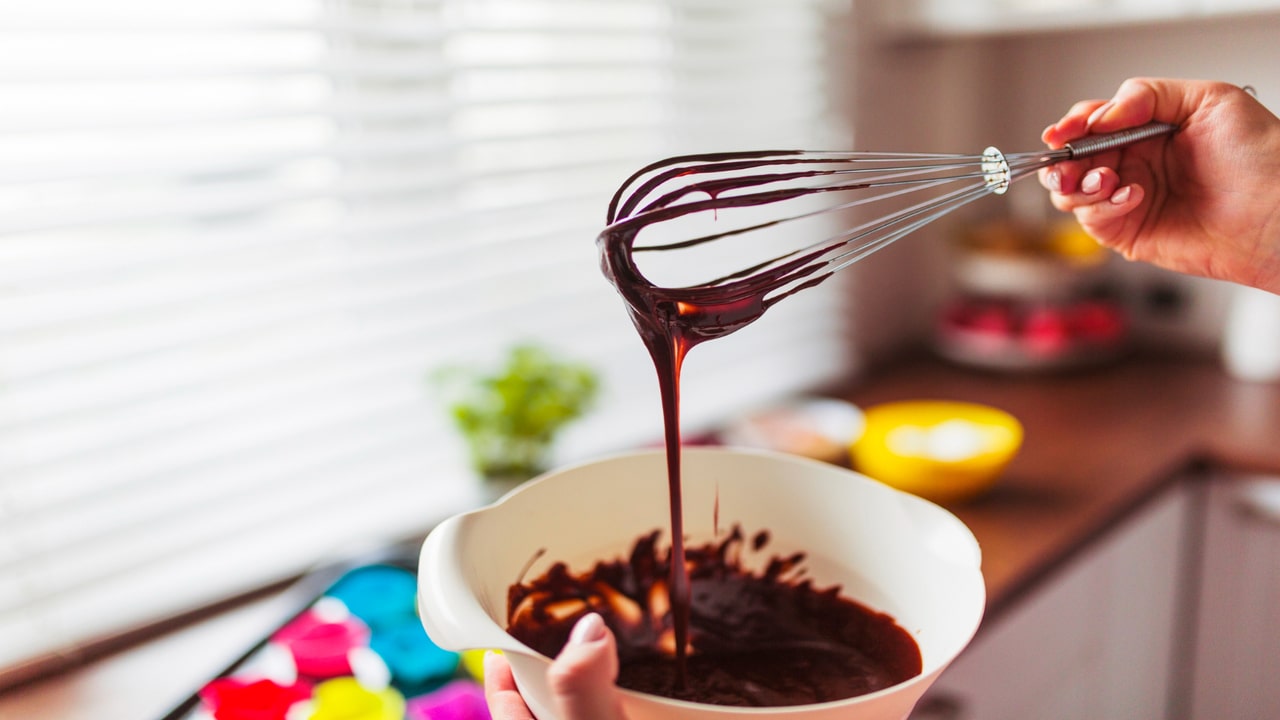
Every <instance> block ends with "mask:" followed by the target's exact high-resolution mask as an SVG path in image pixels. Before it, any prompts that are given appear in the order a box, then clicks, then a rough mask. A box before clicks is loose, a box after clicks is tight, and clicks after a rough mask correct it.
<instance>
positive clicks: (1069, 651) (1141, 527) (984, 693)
mask: <svg viewBox="0 0 1280 720" xmlns="http://www.w3.org/2000/svg"><path fill="white" fill-rule="evenodd" d="M1193 492H1194V488H1193V487H1192V486H1190V485H1189V484H1188V483H1179V484H1177V485H1175V486H1173V487H1172V488H1171V489H1169V490H1167V491H1166V492H1165V493H1164V494H1163V495H1162V496H1161V497H1159V498H1158V499H1155V500H1153V501H1152V502H1150V503H1148V504H1147V505H1146V506H1145V507H1144V509H1142V510H1141V511H1139V512H1138V514H1137V515H1135V516H1134V517H1133V518H1131V519H1129V520H1127V521H1126V522H1125V523H1123V524H1122V525H1121V526H1120V527H1117V528H1115V529H1113V530H1112V531H1111V532H1109V533H1107V534H1106V535H1104V536H1103V537H1100V538H1097V539H1096V541H1095V542H1094V543H1093V544H1092V546H1091V547H1090V548H1088V549H1086V550H1085V551H1083V552H1082V553H1080V554H1079V555H1078V556H1077V557H1076V558H1074V559H1073V560H1072V561H1071V562H1070V563H1069V564H1068V566H1067V567H1065V568H1063V569H1061V570H1059V571H1057V573H1056V574H1055V575H1054V576H1053V578H1052V579H1051V580H1049V581H1046V582H1044V583H1042V584H1041V586H1040V587H1039V588H1038V589H1036V590H1035V591H1034V592H1033V594H1032V595H1030V596H1028V597H1026V598H1025V599H1023V600H1022V601H1020V602H1019V603H1018V605H1017V606H1016V607H1014V608H1013V609H1011V610H1009V611H1007V612H1006V613H1005V614H1003V615H1001V616H1000V617H999V618H998V619H997V620H996V621H995V622H994V623H992V624H991V625H988V626H985V627H984V628H983V629H982V630H981V631H979V634H978V636H977V637H976V638H975V640H974V642H973V644H972V645H970V647H969V648H968V649H966V650H965V652H964V653H962V654H961V656H960V657H959V658H957V659H956V661H955V662H954V663H953V664H952V666H951V667H950V668H948V669H947V671H946V672H945V673H943V675H942V676H941V677H940V678H939V680H938V682H937V684H936V685H935V686H934V688H932V689H931V690H930V692H929V693H928V694H927V695H926V696H925V699H924V700H922V701H921V703H920V705H919V706H918V707H917V709H916V712H915V713H913V715H912V720H942V719H943V718H946V720H1026V718H1036V720H1079V718H1107V719H1108V720H1125V719H1127V718H1132V719H1134V720H1153V719H1154V718H1162V717H1166V716H1167V714H1168V708H1167V706H1168V704H1169V702H1170V697H1171V690H1172V680H1173V678H1174V677H1175V672H1174V658H1175V657H1176V656H1178V654H1179V651H1180V650H1181V648H1179V647H1178V646H1177V644H1178V642H1179V640H1178V637H1179V632H1178V630H1179V625H1180V624H1181V623H1182V622H1183V620H1182V618H1183V617H1184V615H1183V613H1184V610H1185V603H1184V602H1183V597H1184V596H1183V595H1182V594H1181V593H1180V588H1181V587H1183V586H1184V582H1183V580H1184V577H1185V576H1186V574H1187V572H1186V571H1187V568H1186V566H1185V563H1184V560H1183V558H1184V557H1185V553H1184V552H1183V549H1184V547H1185V545H1186V541H1187V539H1188V534H1187V533H1188V529H1189V528H1190V527H1192V524H1191V523H1190V522H1189V518H1191V517H1193V515H1192V512H1191V510H1192V507H1193V506H1192V503H1191V502H1190V497H1191V495H1192V493H1193ZM1219 717H1222V716H1219Z"/></svg>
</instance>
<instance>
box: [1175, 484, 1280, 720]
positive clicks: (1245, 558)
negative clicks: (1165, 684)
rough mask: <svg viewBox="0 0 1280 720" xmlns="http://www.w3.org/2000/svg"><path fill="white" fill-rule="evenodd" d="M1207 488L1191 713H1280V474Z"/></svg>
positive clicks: (1210, 716) (1241, 718) (1245, 718)
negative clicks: (1279, 475) (1279, 679)
mask: <svg viewBox="0 0 1280 720" xmlns="http://www.w3.org/2000/svg"><path fill="white" fill-rule="evenodd" d="M1207 495H1208V496H1207V501H1206V502H1205V522H1204V536H1203V541H1202V545H1203V548H1204V554H1203V557H1204V564H1203V566H1202V569H1201V571H1200V583H1199V602H1198V605H1199V608H1198V612H1197V617H1198V623H1197V628H1196V642H1195V653H1194V661H1193V663H1192V667H1193V674H1192V677H1193V681H1192V689H1191V703H1190V704H1191V712H1190V718H1191V719H1192V720H1218V719H1219V718H1236V719H1238V720H1250V719H1252V718H1257V719H1259V720H1261V719H1262V718H1267V719H1271V718H1280V682H1278V681H1277V678H1280V478H1278V477H1270V478H1266V477H1243V476H1240V477H1224V478H1220V479H1218V480H1216V481H1215V482H1213V483H1212V484H1211V485H1210V487H1209V489H1208V494H1207Z"/></svg>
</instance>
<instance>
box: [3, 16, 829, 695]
mask: <svg viewBox="0 0 1280 720" xmlns="http://www.w3.org/2000/svg"><path fill="white" fill-rule="evenodd" d="M823 27H824V19H823V17H822V13H821V6H820V4H819V3H818V2H817V1H816V0H813V1H811V2H796V1H784V0H617V1H616V2H598V1H593V0H273V1H272V2H258V1H257V0H220V2H217V3H173V2H169V1H168V0H117V1H116V2H111V3H100V2H96V1H95V0H42V1H41V2H6V1H5V0H0V669H3V668H8V670H9V673H10V674H11V675H13V674H14V673H15V672H16V671H17V670H19V669H20V668H21V667H22V666H23V664H24V663H32V662H34V661H39V660H42V659H47V658H48V657H49V656H51V655H56V654H67V653H74V651H75V648H77V647H80V646H82V645H83V644H85V643H89V642H93V641H95V640H97V639H100V638H103V637H106V636H109V635H111V634H113V633H118V632H120V631H123V630H127V629H131V628H135V627H138V626H141V625H145V624H147V623H149V622H153V621H155V620H156V619H158V618H161V617H163V616H165V615H170V614H173V613H178V612H182V611H184V610H188V609H191V608H194V607H197V606H199V605H201V604H204V603H208V602H210V601H212V600H215V599H217V598H220V597H226V596H228V595H231V594H234V593H237V592H242V591H245V590H248V589H251V588H253V587H256V586H260V585H262V584H263V583H265V582H268V581H271V580H274V579H278V578H281V577H285V576H287V575H289V574H291V573H295V572H298V571H299V570H301V569H303V568H305V567H306V566H307V565H308V564H310V563H312V562H314V561H316V560H317V559H320V558H323V557H325V556H326V555H328V554H332V553H334V552H341V551H343V550H344V549H346V548H348V547H350V546H351V545H352V544H354V543H362V542H369V541H371V540H377V539H380V538H387V537H399V536H404V535H408V534H412V533H419V532H423V531H425V530H426V529H428V528H429V526H430V524H431V523H432V522H433V521H436V520H438V519H439V518H440V517H442V516H443V515H445V514H449V513H452V512H455V511H457V510H459V509H462V508H465V507H466V506H468V505H469V504H471V503H473V502H474V501H475V497H476V496H475V494H474V490H473V480H472V478H471V476H470V473H469V471H468V469H467V468H466V466H465V463H464V459H463V454H462V452H461V448H460V447H459V441H458V439H457V437H456V435H455V434H454V433H453V431H452V430H451V428H450V427H449V426H448V425H447V422H446V418H445V414H444V412H443V409H442V408H441V407H440V404H439V400H438V398H436V397H434V396H433V394H432V392H431V389H430V387H429V385H428V384H427V382H426V377H427V376H428V374H429V373H430V372H431V370H432V369H433V368H436V367H439V366H441V365H444V364H455V363H460V362H470V363H481V362H486V363H488V362H494V361H495V360H496V359H497V357H498V355H499V354H500V353H501V352H503V351H504V350H505V348H507V347H508V346H509V345H511V344H512V343H513V342H515V341H518V340H535V341H538V342H541V343H543V344H545V345H547V346H549V347H551V348H553V349H554V350H556V351H557V352H560V353H562V354H565V355H568V356H571V357H575V358H577V359H581V360H585V361H588V362H590V363H592V364H593V365H594V366H595V367H597V368H598V369H599V370H600V371H601V373H602V375H603V380H604V388H605V398H604V400H603V402H602V403H601V406H600V407H599V409H598V410H597V411H596V412H595V413H594V414H593V415H592V416H591V417H590V418H589V419H587V420H586V421H584V422H582V423H580V424H579V425H578V426H576V427H575V428H574V429H573V430H572V432H571V433H570V436H569V437H568V438H566V442H565V443H564V444H563V446H562V448H561V451H562V457H563V458H564V459H568V458H571V457H579V456H583V455H588V454H592V453H598V452H603V451H610V450H614V449H618V448H622V447H627V446H632V445H635V444H638V443H648V442H651V441H653V440H655V439H656V438H657V437H658V432H659V428H660V427H661V419H660V417H659V415H658V413H659V410H658V404H657V398H656V389H655V387H656V385H655V382H654V380H653V370H652V367H651V366H650V365H649V362H648V358H647V356H646V355H645V353H644V350H643V348H642V346H641V345H640V342H639V340H638V339H637V338H636V336H635V333H634V330H633V329H632V328H631V326H630V324H629V322H628V321H627V319H626V316H625V313H624V311H623V308H622V304H621V301H620V300H619V299H618V298H617V296H616V294H615V293H614V292H613V290H612V288H610V287H608V285H607V284H606V283H605V282H604V280H603V279H602V277H601V275H600V272H599V268H598V261H597V258H596V251H595V246H594V238H595V235H596V233H597V232H598V231H599V229H600V226H601V224H602V222H603V218H604V211H605V206H606V203H607V201H608V198H609V196H610V195H611V194H612V191H613V189H614V188H615V187H616V186H617V185H618V184H619V183H620V182H621V180H622V179H624V178H625V177H626V176H627V175H628V174H630V172H631V171H633V170H634V169H635V168H637V167H639V166H640V165H642V164H645V163H647V162H649V161H651V160H653V159H656V158H658V157H662V156H665V155H670V154H675V153H677V152H691V151H699V152H701V151H709V150H720V149H751V148H757V147H761V146H772V147H777V146H797V147H798V146H819V145H821V146H830V145H832V144H833V143H838V142H839V136H838V135H835V134H833V133H832V127H833V126H832V125H831V124H830V123H829V121H828V120H827V118H826V116H825V96H826V86H825V83H826V80H825V79H824V77H823V75H822V68H823V64H824V62H825V58H824V56H823V51H822V44H821V36H822V32H823ZM834 290H835V288H834V287H832V288H822V289H820V290H819V291H815V292H810V293H806V294H802V295H801V296H799V297H796V298H794V299H792V300H789V301H788V303H784V304H783V305H782V306H779V308H777V309H776V310H774V311H772V312H771V314H770V316H769V317H766V318H765V319H764V320H762V321H761V322H760V323H758V324H757V325H756V326H753V327H751V328H748V329H747V330H745V331H743V332H742V333H740V334H738V335H735V336H734V337H733V338H732V339H729V340H726V341H725V342H721V343H712V344H710V345H708V346H706V347H705V348H703V347H700V348H699V349H698V350H695V351H694V354H693V355H692V356H691V358H690V361H689V363H688V364H687V366H686V380H685V386H686V393H687V396H688V397H687V404H686V408H685V413H686V414H685V418H686V425H687V426H688V427H689V428H690V429H691V430H694V431H696V430H697V429H699V428H705V427H707V426H709V425H710V424H711V423H714V422H718V421H722V420H723V419H725V418H726V417H728V416H729V414H730V413H731V412H733V411H735V410H738V409H741V408H744V407H748V406H751V405H755V404H759V403H762V402H764V401H766V400H768V399H771V398H776V397H778V396H781V395H783V394H785V393H789V392H794V391H797V390H800V389H804V388H807V387H811V386H813V385H815V384H817V383H821V382H825V381H827V380H830V379H832V378H834V377H836V376H838V375H839V374H840V373H842V372H844V371H846V370H847V367H846V364H847V363H846V359H845V357H844V355H843V348H842V343H841V337H840V335H841V333H840V320H839V312H838V307H837V305H838V295H837V294H836V293H835V292H834ZM3 674H4V672H3V670H0V676H2V675H3Z"/></svg>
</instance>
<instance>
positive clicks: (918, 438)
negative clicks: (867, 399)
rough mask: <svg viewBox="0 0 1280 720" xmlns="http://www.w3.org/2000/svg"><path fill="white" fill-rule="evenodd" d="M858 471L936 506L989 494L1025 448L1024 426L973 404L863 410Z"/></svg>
mask: <svg viewBox="0 0 1280 720" xmlns="http://www.w3.org/2000/svg"><path fill="white" fill-rule="evenodd" d="M865 416H866V428H865V429H864V431H863V433H862V436H861V437H860V438H859V439H858V440H857V441H856V442H855V443H854V444H853V447H852V448H851V455H852V458H853V464H854V467H855V468H857V469H858V470H859V471H861V472H862V473H864V474H866V475H868V476H870V477H872V478H875V479H876V480H879V481H880V482H883V483H885V484H886V485H889V486H891V487H894V488H897V489H899V490H904V491H906V492H909V493H913V494H915V495H919V496H920V497H923V498H926V499H928V500H931V501H933V502H937V503H956V502H963V501H965V500H968V499H971V498H973V497H975V496H977V495H979V494H981V493H983V492H986V491H987V490H989V489H990V488H991V486H992V485H994V484H995V482H996V480H998V479H999V477H1000V474H1001V473H1002V472H1003V471H1004V468H1005V466H1006V465H1008V464H1009V461H1010V460H1012V459H1013V457H1014V455H1016V454H1017V453H1018V449H1019V448H1020V447H1021V446H1022V424H1021V423H1019V422H1018V420H1017V418H1015V417H1013V416H1012V415H1010V414H1009V413H1007V412H1004V411H1003V410H998V409H996V408H993V407H989V406H986V405H978V404H974V403H962V402H949V401H937V400H913V401H905V402H895V403H887V404H884V405H877V406H875V407H872V408H868V409H866V411H865Z"/></svg>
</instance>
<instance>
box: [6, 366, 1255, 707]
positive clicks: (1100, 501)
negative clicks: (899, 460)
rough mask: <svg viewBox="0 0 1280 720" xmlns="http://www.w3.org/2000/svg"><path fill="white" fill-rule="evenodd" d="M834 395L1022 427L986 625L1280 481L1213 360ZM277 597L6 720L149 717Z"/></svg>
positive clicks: (883, 380)
mask: <svg viewBox="0 0 1280 720" xmlns="http://www.w3.org/2000/svg"><path fill="white" fill-rule="evenodd" d="M840 394H841V395H844V396H845V397H847V398H849V399H850V400H852V401H853V402H855V403H857V404H858V405H860V406H862V407H868V406H871V405H874V404H876V403H880V402H889V401H894V400H905V399H917V398H930V399H949V400H963V401H971V402H980V403H985V404H988V405H994V406H997V407H1000V408H1002V409H1004V410H1007V411H1008V412H1011V413H1013V414H1014V415H1016V416H1017V417H1018V418H1019V419H1020V420H1021V421H1022V423H1023V425H1024V427H1025V430H1026V437H1025V441H1024V445H1023V448H1022V450H1021V452H1020V453H1019V455H1018V456H1017V457H1016V458H1015V459H1014V460H1013V462H1012V463H1011V464H1010V465H1009V467H1008V468H1007V470H1006V471H1005V474H1004V476H1003V478H1002V479H1001V481H1000V483H999V484H998V485H997V486H996V488H995V489H993V490H992V491H991V492H989V493H988V494H986V495H984V496H982V497H980V498H977V499H975V500H973V501H971V502H969V503H967V504H964V505H959V506H953V507H951V508H950V509H951V510H952V511H953V512H955V514H956V515H958V516H959V517H960V518H961V519H962V520H963V521H964V522H965V523H967V524H968V525H969V527H970V528H971V529H972V530H973V532H974V534H975V535H976V536H977V538H978V541H979V542H980V543H981V545H982V550H983V572H984V574H985V577H986V581H987V591H988V612H987V618H988V620H989V619H990V618H991V617H993V616H995V615H996V614H998V613H999V612H1000V611H1002V610H1003V609H1004V608H1006V607H1008V606H1009V605H1010V604H1011V603H1013V602H1014V601H1015V600H1016V598H1017V597H1018V596H1019V595H1020V594H1022V593H1023V592H1025V591H1027V590H1029V589H1032V588H1034V587H1036V585H1037V583H1039V582H1040V581H1041V580H1044V579H1045V578H1047V577H1048V576H1050V575H1051V574H1052V573H1053V571H1054V570H1055V569H1057V568H1058V567H1059V566H1060V565H1061V564H1062V563H1063V562H1065V561H1067V560H1068V559H1070V558H1071V557H1073V555H1074V554H1075V553H1076V552H1078V551H1079V550H1081V549H1083V548H1084V547H1086V546H1087V545H1088V544H1089V542H1090V541H1092V540H1094V539H1096V538H1098V537H1099V536H1101V535H1102V534H1103V533H1104V532H1105V531H1106V530H1107V529H1108V528H1109V527H1112V526H1114V525H1116V524H1117V523H1119V522H1120V521H1122V520H1123V519H1124V518H1125V517H1127V516H1128V514H1129V513H1130V512H1132V511H1133V510H1135V509H1136V508H1137V507H1139V506H1140V505H1141V504H1142V503H1143V502H1144V501H1146V500H1148V499H1150V498H1153V497H1154V496H1155V495H1157V494H1158V493H1159V492H1160V491H1161V490H1162V489H1163V488H1165V487H1168V486H1169V485H1170V484H1171V483H1174V482H1177V481H1178V480H1179V478H1181V477H1185V475H1186V471H1188V470H1193V469H1197V468H1199V469H1204V468H1206V467H1211V466H1213V465H1220V466H1224V467H1227V468H1233V469H1242V470H1254V471H1270V472H1280V385H1257V384H1248V383H1243V382H1238V381H1234V380H1231V379H1230V378H1228V377H1227V376H1226V375H1225V374H1224V373H1223V372H1222V371H1221V369H1220V368H1219V367H1218V365H1217V363H1216V362H1214V361H1213V360H1175V359H1167V358H1147V357H1137V358H1133V359H1130V360H1127V361H1125V362H1122V363H1119V364H1117V365H1114V366H1110V367H1105V368H1099V369H1094V370H1088V371H1080V372H1071V373H1056V374H1044V375H1009V374H998V373H991V372H980V371H974V370H966V369H961V368H958V367H956V366H954V365H950V364H946V363H944V362H942V361H938V360H934V359H929V358H920V359H913V360H909V361H903V362H900V363H896V364H895V365H894V366H892V367H890V368H887V369H884V370H882V371H880V372H875V373H871V374H869V375H868V376H867V377H866V378H864V379H862V380H860V381H859V382H858V383H857V384H856V385H854V386H853V387H851V388H847V389H846V390H845V391H843V392H841V393H840ZM281 600H282V597H280V596H270V597H267V598H265V599H262V600H258V601H257V602H255V603H252V604H250V605H248V606H246V607H243V608H240V609H237V610H235V611H232V612H226V613H222V614H220V615H217V616H215V617H213V618H210V619H208V620H205V621H202V622H200V623H196V624H194V625H190V626H187V627H184V628H181V629H178V630H176V631H174V632H172V633H169V634H167V635H164V636H162V637H159V638H156V639H154V640H152V641H149V642H147V643H143V644H141V645H138V646H136V647H134V648H131V649H129V650H127V651H124V652H121V653H118V654H116V655H113V656H110V657H107V658H103V659H100V660H98V661H95V662H93V663H90V664H88V665H85V666H83V667H81V668H78V669H76V670H73V671H70V672H67V673H64V674H62V675H58V676H55V677H52V678H47V679H45V680H42V681H40V682H36V683H32V684H31V685H29V686H27V687H19V688H17V689H15V690H13V691H10V692H6V693H0V718H8V717H15V718H17V717H60V718H64V720H90V719H91V718H98V717H106V716H111V717H126V716H128V717H155V716H157V715H159V714H160V713H162V712H163V711H164V710H166V709H168V707H169V706H170V705H171V704H172V702H174V701H176V700H177V699H179V698H181V697H182V696H183V695H184V694H185V693H188V692H190V690H191V688H192V687H195V686H196V685H197V684H198V683H199V682H201V681H203V680H204V679H206V678H207V677H208V675H209V674H210V673H212V672H215V671H216V670H218V669H219V668H221V667H222V665H223V664H224V663H225V662H226V661H227V660H229V659H230V658H231V657H234V654H238V652H239V651H240V650H242V649H243V648H245V647H248V645H250V644H251V643H252V642H254V641H256V640H257V639H258V638H260V637H261V635H262V633H263V632H264V629H263V628H265V627H268V626H269V623H271V622H274V621H275V620H276V619H278V618H279V616H280V614H281V611H280V610H279V608H278V607H277V605H278V604H280V603H281ZM191 648H205V649H206V650H207V649H209V648H214V650H212V651H210V652H201V653H192V652H190V649H191Z"/></svg>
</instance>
